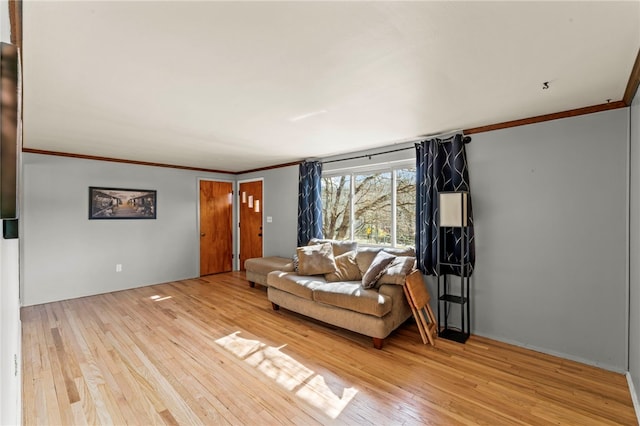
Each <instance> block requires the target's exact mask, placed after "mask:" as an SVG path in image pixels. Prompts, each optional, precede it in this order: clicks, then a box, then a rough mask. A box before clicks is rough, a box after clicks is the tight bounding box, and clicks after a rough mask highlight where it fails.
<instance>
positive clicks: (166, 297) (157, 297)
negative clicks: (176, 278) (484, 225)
mask: <svg viewBox="0 0 640 426" xmlns="http://www.w3.org/2000/svg"><path fill="white" fill-rule="evenodd" d="M171 297H173V296H164V297H162V296H158V295H157V294H156V295H155V296H151V297H150V298H149V299H151V300H153V301H154V302H160V301H162V300H167V299H171Z"/></svg>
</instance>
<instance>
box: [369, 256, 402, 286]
mask: <svg viewBox="0 0 640 426" xmlns="http://www.w3.org/2000/svg"><path fill="white" fill-rule="evenodd" d="M395 258H396V257H395V256H394V255H392V254H389V253H387V252H386V251H379V252H378V254H376V257H374V258H373V261H372V262H371V265H369V269H367V272H365V273H364V275H363V276H362V287H364V288H372V287H374V286H375V285H376V282H377V281H378V279H379V278H380V277H381V276H382V274H384V272H385V271H386V270H387V268H388V267H389V265H390V264H391V262H393V261H394V259H395Z"/></svg>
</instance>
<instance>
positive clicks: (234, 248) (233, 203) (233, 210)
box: [195, 177, 240, 277]
mask: <svg viewBox="0 0 640 426" xmlns="http://www.w3.org/2000/svg"><path fill="white" fill-rule="evenodd" d="M201 181H209V182H225V183H230V184H231V188H232V191H234V192H237V185H234V183H235V180H233V179H216V178H209V177H198V178H197V179H196V194H198V196H197V197H196V226H195V228H196V232H195V238H196V241H197V242H198V256H197V257H196V262H197V263H196V270H197V271H198V277H199V276H200V182H201ZM231 198H232V199H231V218H232V223H231V243H232V247H231V255H232V256H233V261H232V262H231V269H232V270H234V271H237V269H234V265H235V264H236V263H237V259H238V257H239V253H240V251H239V250H238V247H237V246H236V245H235V244H233V242H234V241H235V240H236V237H237V235H236V234H238V232H236V229H235V228H236V227H235V226H234V223H233V218H235V217H236V197H235V194H233V195H232V196H231ZM236 223H237V221H236Z"/></svg>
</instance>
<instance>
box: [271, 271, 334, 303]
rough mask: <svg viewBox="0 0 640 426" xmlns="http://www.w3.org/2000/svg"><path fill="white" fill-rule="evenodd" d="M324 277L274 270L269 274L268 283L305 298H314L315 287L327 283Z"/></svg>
mask: <svg viewBox="0 0 640 426" xmlns="http://www.w3.org/2000/svg"><path fill="white" fill-rule="evenodd" d="M326 283H327V282H326V281H325V280H324V278H323V277H311V276H304V277H302V276H300V275H296V274H294V273H288V272H281V271H274V272H271V273H270V274H269V275H268V276H267V284H268V285H269V286H270V287H275V288H277V289H279V290H282V291H286V292H287V293H291V294H295V295H296V296H298V297H302V298H304V299H309V300H313V289H314V288H316V287H318V286H319V285H322V284H326Z"/></svg>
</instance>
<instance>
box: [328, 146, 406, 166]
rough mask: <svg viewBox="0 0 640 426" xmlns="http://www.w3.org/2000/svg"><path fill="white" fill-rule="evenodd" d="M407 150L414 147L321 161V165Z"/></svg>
mask: <svg viewBox="0 0 640 426" xmlns="http://www.w3.org/2000/svg"><path fill="white" fill-rule="evenodd" d="M408 149H415V147H413V146H408V147H405V148H398V149H392V150H390V151H384V152H376V153H373V154H365V155H357V156H355V157H348V158H340V159H338V160H329V161H323V162H322V164H329V163H337V162H338V161H347V160H356V159H358V158H369V159H370V158H371V157H374V156H376V155H382V154H391V153H392V152H399V151H406V150H408Z"/></svg>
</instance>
